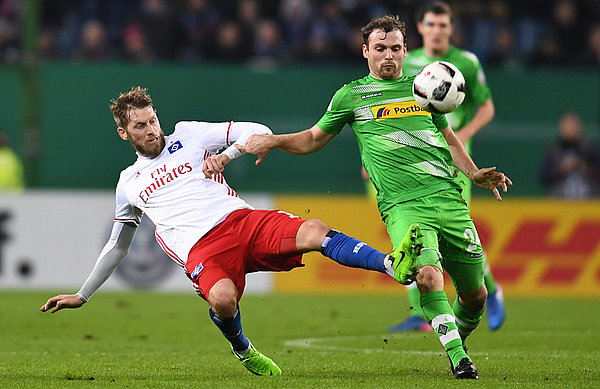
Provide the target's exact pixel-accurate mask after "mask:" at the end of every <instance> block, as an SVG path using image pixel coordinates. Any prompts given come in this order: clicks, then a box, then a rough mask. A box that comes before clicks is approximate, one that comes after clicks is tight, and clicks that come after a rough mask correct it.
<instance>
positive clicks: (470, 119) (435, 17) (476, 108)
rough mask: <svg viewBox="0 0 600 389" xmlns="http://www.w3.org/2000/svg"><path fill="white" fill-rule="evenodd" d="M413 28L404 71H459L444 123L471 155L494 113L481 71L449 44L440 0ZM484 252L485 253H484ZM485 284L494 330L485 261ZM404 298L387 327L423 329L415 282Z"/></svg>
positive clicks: (500, 306) (497, 298)
mask: <svg viewBox="0 0 600 389" xmlns="http://www.w3.org/2000/svg"><path fill="white" fill-rule="evenodd" d="M417 22H418V23H417V29H418V32H419V34H420V35H421V37H422V38H423V47H420V48H418V49H414V50H410V51H408V54H407V55H406V59H405V60H404V66H403V71H404V73H405V74H417V73H418V71H419V70H420V69H421V68H423V66H425V65H427V64H429V63H431V62H433V61H447V62H450V63H452V64H454V65H455V66H456V67H457V68H458V69H459V70H460V71H461V73H462V74H463V76H464V77H465V81H466V93H465V100H464V101H463V103H462V104H461V106H460V107H458V108H457V109H456V110H454V111H453V112H450V113H447V114H446V118H447V119H448V123H449V124H450V126H451V127H452V129H453V130H454V133H455V134H456V136H457V137H458V139H459V140H460V141H461V142H462V144H463V145H464V146H465V149H466V150H467V152H468V153H469V155H471V138H472V137H473V136H474V135H475V134H477V133H478V132H479V131H480V130H481V129H482V128H483V127H484V126H485V125H487V124H488V123H489V122H490V121H491V120H492V118H493V117H494V103H493V101H492V95H491V92H490V89H489V87H488V85H487V84H486V80H485V74H484V73H483V69H482V67H481V64H480V62H479V59H478V58H477V57H476V56H475V54H473V53H471V52H468V51H466V50H461V49H459V48H457V47H455V46H453V45H451V44H450V37H451V36H452V33H453V28H454V25H453V16H452V10H451V9H450V6H448V4H446V3H444V2H442V1H433V2H429V3H427V4H426V5H424V6H423V7H422V8H421V9H420V10H419V11H418V13H417ZM455 170H456V173H457V177H456V179H455V180H456V182H457V183H458V184H459V185H460V187H461V189H462V197H463V199H464V200H465V201H466V203H467V206H469V207H470V206H471V180H469V179H468V178H467V177H466V176H465V175H464V174H463V173H462V172H460V171H457V169H455ZM484 255H485V253H484ZM484 280H485V286H486V288H487V291H488V297H487V304H486V305H487V309H486V311H487V318H488V326H489V328H490V329H491V330H497V329H499V328H500V327H501V326H502V323H503V322H504V319H505V316H506V314H505V310H504V300H503V297H502V288H501V286H500V284H498V283H496V281H495V280H494V276H493V275H492V272H491V271H490V266H489V265H488V264H487V261H486V265H485V276H484ZM407 292H408V300H409V303H410V305H411V306H412V307H414V308H413V309H414V310H413V311H412V315H411V316H409V317H408V318H406V319H405V320H404V321H402V322H400V323H399V324H397V325H394V326H391V327H390V328H389V330H390V331H408V330H422V331H423V330H425V331H429V330H430V328H429V326H428V325H427V322H426V320H425V316H424V314H423V311H422V310H421V309H420V307H419V298H420V293H419V290H418V288H417V286H416V284H414V283H413V284H411V285H409V286H407Z"/></svg>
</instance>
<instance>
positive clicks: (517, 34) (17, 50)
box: [0, 0, 600, 297]
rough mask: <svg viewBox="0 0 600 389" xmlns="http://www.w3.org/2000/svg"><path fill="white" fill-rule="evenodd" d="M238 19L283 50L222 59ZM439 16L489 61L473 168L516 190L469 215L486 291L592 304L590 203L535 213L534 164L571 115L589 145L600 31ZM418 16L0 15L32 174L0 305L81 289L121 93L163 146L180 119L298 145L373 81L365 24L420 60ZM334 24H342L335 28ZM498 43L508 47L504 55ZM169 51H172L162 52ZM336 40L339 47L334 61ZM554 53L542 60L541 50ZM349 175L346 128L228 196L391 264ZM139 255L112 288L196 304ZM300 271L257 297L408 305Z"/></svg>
mask: <svg viewBox="0 0 600 389" xmlns="http://www.w3.org/2000/svg"><path fill="white" fill-rule="evenodd" d="M123 3H126V5H124V4H123ZM197 3H202V4H204V6H205V7H208V9H209V10H210V12H208V13H206V12H205V13H203V15H205V16H206V15H208V16H210V18H209V17H208V16H207V18H205V19H202V18H199V17H197V18H196V19H194V18H191V19H193V20H196V23H200V24H201V25H205V24H209V25H211V26H213V27H212V30H208V31H204V32H202V33H203V34H205V36H206V39H205V40H201V42H200V41H193V40H190V39H189V38H190V35H189V34H187V33H186V30H185V29H175V30H173V31H171V29H169V27H168V26H170V25H181V26H189V25H190V23H191V25H192V26H193V25H194V23H192V22H189V23H188V24H186V23H184V21H186V20H188V21H189V20H190V17H191V16H194V15H196V16H198V15H199V13H198V12H197V11H198V10H197V9H193V8H190V7H191V6H192V5H193V4H197ZM243 3H255V4H258V6H259V7H258V8H259V10H260V11H259V17H258V18H257V19H256V24H255V26H256V27H257V28H258V25H259V24H260V23H259V22H260V21H264V20H271V21H274V22H275V23H276V24H277V26H279V29H280V34H281V38H280V41H279V43H280V44H279V45H278V46H277V47H278V48H279V49H278V50H272V51H270V52H268V53H266V54H264V53H265V51H261V49H260V48H258V47H257V46H256V44H257V42H258V43H260V40H259V38H256V39H255V40H254V41H250V42H245V43H244V45H241V46H238V48H239V50H237V51H236V50H233V51H230V52H228V51H227V50H224V49H223V47H218V44H217V43H218V42H217V41H218V40H217V39H216V38H215V39H214V41H215V42H217V43H214V42H213V43H214V44H209V43H210V41H211V37H213V36H214V37H217V36H221V35H220V34H221V32H220V31H221V27H220V26H225V25H227V26H231V25H234V26H238V30H239V32H243V31H244V29H243V28H242V27H244V25H245V24H244V23H245V22H246V21H245V19H243V18H242V17H241V15H242V13H241V12H238V11H239V10H240V9H241V4H243ZM450 3H451V5H452V6H453V8H454V9H455V11H456V12H457V26H458V33H457V38H458V39H459V42H457V43H458V44H459V45H460V46H462V47H466V48H469V49H471V50H473V51H474V52H475V53H477V54H478V55H479V56H480V58H481V59H482V61H483V62H484V67H485V69H486V75H487V78H488V82H489V84H490V87H491V89H492V92H493V96H494V102H495V105H496V117H495V118H494V120H493V122H492V123H491V124H490V125H488V126H487V128H486V129H485V130H483V131H482V132H481V133H480V134H478V135H477V137H475V139H474V147H473V150H474V159H475V160H476V162H477V163H478V165H480V166H487V165H495V166H498V167H499V168H500V169H501V170H502V171H505V172H507V174H509V176H510V177H511V178H512V180H513V181H514V183H515V186H514V188H511V190H510V192H509V193H508V194H507V195H506V196H505V201H504V202H503V203H500V204H498V203H495V202H494V201H493V200H491V198H490V194H489V193H486V192H485V191H480V190H475V192H474V195H475V198H474V204H473V210H472V214H473V217H474V219H475V221H476V223H477V225H478V229H479V230H480V234H481V237H482V240H483V242H484V246H485V247H486V250H487V251H488V254H489V260H490V263H491V265H492V267H493V268H494V270H495V273H496V277H497V279H498V280H499V281H501V282H502V284H503V285H504V286H505V293H506V294H507V295H532V294H533V295H548V294H553V295H559V296H574V295H582V294H583V295H588V296H595V297H598V296H600V245H599V244H598V243H599V242H600V217H599V216H600V215H599V212H600V211H599V210H600V203H598V202H596V201H594V200H588V201H582V202H568V201H560V200H549V199H546V198H545V188H544V187H543V186H542V185H541V181H540V179H539V170H540V167H541V161H542V156H543V153H544V150H545V147H546V145H547V144H548V143H550V142H551V141H552V140H554V139H555V138H556V132H557V129H556V126H557V121H558V118H559V116H560V115H561V114H562V113H563V112H564V111H566V110H569V109H574V110H576V111H577V112H579V113H580V114H581V116H582V118H583V121H584V126H585V130H586V133H587V135H588V136H589V137H590V138H591V139H592V140H593V141H598V139H599V138H600V126H599V123H600V118H599V115H600V109H599V107H600V73H599V71H598V69H599V67H600V63H598V62H596V63H594V62H591V61H590V60H589V58H590V55H589V50H591V47H592V46H591V44H590V46H589V48H588V43H587V42H588V37H591V36H593V33H594V31H595V30H596V29H597V28H598V26H597V24H594V21H595V23H597V21H598V20H600V17H598V12H600V11H599V10H598V7H594V4H595V2H594V1H566V0H563V1H530V2H517V1H490V2H483V3H479V2H475V1H454V2H450ZM521 3H527V4H521ZM565 3H566V4H570V5H571V6H574V7H575V10H576V11H577V13H576V19H575V20H576V23H575V24H576V25H577V28H576V29H575V28H571V29H569V28H567V27H568V25H567V27H565V26H564V25H563V23H562V22H561V20H562V19H561V18H559V17H558V18H555V15H556V12H555V10H556V9H560V7H561V6H562V5H563V4H565ZM224 4H225V5H224ZM352 4H354V5H355V7H354V8H352V7H351V5H352ZM417 4H418V2H417V1H408V0H405V1H401V2H386V1H349V2H344V1H314V2H308V1H299V0H290V1H285V0H282V1H274V0H272V1H257V2H253V1H239V2H233V1H232V2H216V1H213V2H211V1H190V2H187V1H186V2H184V1H176V2H166V1H158V0H151V1H131V2H119V1H104V2H100V1H92V0H87V1H83V0H82V1H40V0H37V1H34V0H29V1H23V2H18V1H14V0H3V1H0V21H1V23H0V25H1V26H2V28H1V29H0V37H2V39H0V58H1V60H2V63H1V65H0V85H2V91H3V93H2V94H1V95H0V106H1V107H2V109H1V110H0V127H1V128H2V129H3V130H4V131H5V132H7V134H8V135H9V137H10V138H11V140H12V144H13V146H14V148H15V150H16V151H17V152H18V154H19V155H20V156H21V157H22V159H23V161H24V163H25V167H26V178H27V184H28V188H27V190H26V191H25V193H21V194H0V288H57V289H58V288H77V287H78V286H79V285H80V284H81V283H82V282H83V280H84V279H85V277H86V276H87V274H88V272H89V270H90V269H91V267H92V266H93V263H94V261H95V259H96V256H97V253H98V252H99V250H100V249H101V247H102V245H103V244H104V242H105V237H106V236H107V235H108V229H109V226H110V220H111V214H112V207H113V205H112V202H113V187H114V185H115V183H116V180H117V177H118V173H119V171H120V170H121V169H122V168H123V167H125V166H127V165H128V164H130V163H131V162H132V161H133V160H134V154H133V153H132V151H131V147H130V145H129V144H127V143H125V142H121V141H120V140H119V139H118V138H117V137H115V133H114V122H113V121H112V118H111V116H110V114H109V111H108V104H109V100H110V99H111V98H114V97H116V96H117V94H118V93H119V92H121V91H125V90H128V89H129V88H130V87H131V86H133V85H143V86H145V87H147V88H149V89H150V92H151V94H152V96H153V98H154V100H155V103H156V105H157V107H158V108H159V115H160V118H161V122H162V126H163V129H164V130H165V132H166V133H167V134H168V133H170V130H169V129H170V128H173V125H174V124H175V122H176V121H178V120H206V121H226V120H237V121H257V122H261V123H264V124H267V125H268V126H270V127H271V128H272V129H273V130H274V132H276V133H281V132H291V131H298V130H302V129H304V128H306V127H309V126H311V125H312V124H314V123H315V122H316V121H317V120H318V119H319V117H320V115H321V114H322V113H323V112H324V110H325V108H326V106H327V104H328V102H329V99H330V98H331V96H332V95H333V93H334V91H335V90H336V89H337V88H339V87H340V86H341V85H343V84H344V83H346V82H348V81H350V80H353V79H355V78H358V77H361V76H363V75H364V74H365V73H366V66H365V64H364V63H362V60H361V58H362V57H361V56H360V51H359V50H360V46H359V45H358V46H356V47H354V48H352V44H351V43H348V42H350V41H351V39H350V38H351V37H354V35H353V34H352V33H351V31H352V29H354V30H356V29H357V26H360V25H362V24H364V23H366V21H368V18H370V16H371V15H372V14H383V13H398V14H400V15H401V16H402V17H403V18H405V19H406V20H407V22H409V31H413V34H412V35H411V41H409V45H410V44H411V42H412V47H417V46H418V45H419V42H418V39H417V40H416V41H415V38H416V33H414V22H413V17H412V15H413V14H414V9H415V8H416V6H417ZM294 5H296V6H297V7H300V8H299V9H300V10H305V12H307V13H308V16H307V20H309V21H311V22H310V23H308V22H307V23H308V25H307V26H304V30H302V31H304V32H303V34H304V35H302V33H301V34H299V38H298V41H299V42H303V41H305V42H311V44H308V43H307V45H306V46H305V47H299V48H298V47H297V46H295V41H292V40H291V39H292V38H290V36H289V35H288V34H286V32H287V30H286V27H288V26H289V25H290V23H291V22H290V20H287V19H286V18H285V15H286V14H285V10H286V9H287V8H286V7H292V6H294ZM596 5H597V4H596ZM238 6H239V7H240V8H238ZM227 7H231V8H230V10H228V9H227ZM302 7H304V8H302ZM331 7H333V9H336V7H337V10H338V12H337V13H336V12H333V11H332V10H331ZM344 7H346V8H344ZM306 9H308V11H306ZM231 10H233V11H231ZM361 10H366V12H361ZM192 11H193V12H192ZM161 12H162V13H161ZM298 12H299V11H298ZM558 14H559V15H560V13H558ZM161 15H163V16H165V15H168V16H169V17H166V16H165V17H162V18H161ZM297 15H298V14H296V16H297ZM300 15H302V14H300ZM335 15H337V16H338V17H337V18H336V17H334V16H335ZM339 17H345V18H346V19H345V20H346V21H347V23H345V25H343V26H340V23H341V22H343V21H344V20H339ZM202 21H204V22H206V23H205V24H202V23H201V22H202ZM208 21H210V23H208ZM90 22H95V23H96V28H97V27H98V25H100V27H101V29H102V30H104V33H103V34H104V35H103V36H104V38H103V42H104V43H103V44H102V45H101V46H99V47H98V46H96V47H91V48H90V47H86V44H85V40H84V39H83V36H84V33H83V31H86V29H87V27H89V25H90V24H89V23H90ZM169 23H170V24H169ZM341 24H344V23H341ZM250 25H252V24H250ZM86 26H87V27H86ZM151 27H153V28H151ZM245 28H248V27H247V26H246V27H245ZM132 31H133V32H132ZM140 31H141V33H142V35H143V34H144V32H146V36H145V38H146V40H147V41H146V49H147V55H146V56H141V57H131V56H127V55H124V54H123V48H124V43H125V37H126V36H129V35H127V34H134V33H137V34H140ZM151 31H154V32H155V33H156V31H162V34H163V35H161V36H159V37H156V36H153V33H150V32H151ZM506 31H508V32H509V35H511V34H512V35H511V36H512V45H511V46H510V48H511V49H510V50H507V49H506V48H505V50H507V51H505V52H504V54H502V51H501V50H500V49H501V48H502V47H503V46H502V45H501V44H500V42H502V41H501V40H500V37H502V36H503V34H505V33H506ZM188 33H189V31H188ZM177 34H179V35H177ZM344 34H346V35H344ZM134 35H135V34H134ZM165 36H169V37H170V38H171V39H173V40H172V41H167V42H166V44H165V43H164V42H163V41H164V38H165ZM192 36H193V35H192ZM242 36H243V37H246V38H247V39H248V37H247V34H246V35H245V34H242ZM161 37H162V38H163V39H158V38H161ZM344 37H347V38H348V39H347V41H348V42H346V43H344V44H343V45H342V44H341V43H340V42H342V41H343V39H344ZM179 38H180V39H179ZM552 39H554V41H553V42H552ZM319 40H321V41H319ZM548 40H550V43H554V49H553V50H546V49H544V48H545V47H546V45H548V44H550V43H548ZM315 41H316V43H314V44H313V43H312V42H315ZM323 41H324V42H323ZM88 43H89V42H88ZM161 43H162V44H163V46H160V44H161ZM317 43H319V44H317ZM165 45H166V46H165ZM323 45H325V46H324V47H325V48H326V49H323V48H322V47H323ZM340 45H341V46H344V47H345V49H344V50H341V49H340V47H341V46H340ZM345 45H347V46H348V47H346V46H345ZM165 47H167V48H169V47H171V50H167V49H165ZM242 47H250V49H248V50H246V51H243V50H242V51H240V50H241V48H242ZM282 47H289V48H292V47H293V48H294V50H291V49H290V50H288V51H286V50H283V49H282ZM327 48H329V50H327ZM352 50H354V51H352ZM228 53H229V56H228V55H227V54H228ZM217 54H218V55H217ZM233 54H236V55H233ZM591 58H594V57H593V56H592V57H591ZM598 58H600V55H598V53H596V61H598ZM359 169H360V161H359V157H358V151H357V148H356V145H355V140H354V137H353V135H352V133H351V131H350V130H349V129H346V130H344V131H343V132H342V134H341V135H340V136H338V137H337V138H336V140H335V141H333V142H331V143H330V144H329V145H328V146H326V148H325V149H324V150H323V151H322V152H320V153H317V154H315V155H310V156H305V157H294V156H290V155H286V154H284V153H282V152H279V151H275V152H273V153H272V154H270V155H269V157H268V158H267V159H266V160H265V162H264V163H263V165H261V167H259V168H257V167H255V166H254V164H253V158H252V157H249V156H247V157H244V158H241V159H239V160H236V162H235V163H234V164H231V165H230V166H228V171H227V179H228V181H229V183H230V184H231V185H232V186H233V187H234V188H236V189H237V190H238V192H240V193H241V194H242V196H243V197H247V196H244V195H248V196H249V197H248V198H249V199H250V202H251V203H252V204H254V205H256V206H257V207H266V208H270V207H273V208H282V209H285V210H287V211H290V212H293V213H296V214H298V215H299V216H302V217H318V218H322V219H323V220H324V221H326V222H328V223H329V224H331V225H334V226H335V227H336V228H339V229H342V230H344V231H346V232H348V233H350V234H353V235H355V236H357V237H359V238H361V239H364V240H365V241H367V242H369V243H373V245H374V246H376V247H378V248H380V249H381V250H389V249H390V248H391V247H389V242H388V241H387V237H386V235H385V231H384V229H383V225H382V224H381V222H380V221H379V220H378V217H377V212H376V209H375V205H374V204H372V202H371V200H369V199H367V198H366V197H365V196H364V195H363V191H364V185H363V182H362V180H361V178H360V174H359ZM349 210H351V212H349ZM146 230H147V231H146V233H144V234H138V236H137V237H136V241H138V240H140V239H141V242H138V243H137V246H136V247H138V248H140V250H141V253H142V254H139V252H138V254H139V255H140V257H139V258H147V257H148V255H147V254H148V251H144V250H150V251H151V252H154V251H155V250H156V248H155V247H151V241H152V239H149V238H148V236H150V237H151V236H152V228H151V226H150V228H147V229H146ZM136 250H137V249H134V250H132V251H133V253H132V254H131V255H130V258H129V259H128V260H127V261H126V262H125V263H124V264H131V265H132V266H130V272H127V271H126V270H124V269H120V271H119V272H118V274H117V277H116V278H115V280H111V281H109V284H107V287H108V288H111V287H114V288H126V287H144V288H147V287H153V288H154V287H156V288H162V289H182V290H191V289H190V288H189V285H188V284H187V280H185V278H183V277H179V276H180V275H175V274H176V273H175V272H170V271H160V270H158V271H157V268H156V267H154V268H152V267H148V266H145V265H144V264H143V263H142V262H143V261H135V260H134V259H132V257H135V255H136ZM162 260H164V261H167V259H166V257H164V258H161V259H157V260H156V262H155V263H157V264H159V265H157V266H159V267H158V269H164V268H162V267H161V266H163V265H162V262H161V261H162ZM307 263H308V266H307V267H306V268H305V269H301V270H297V271H295V272H292V273H290V274H284V275H277V276H276V277H274V278H273V277H271V276H264V275H259V276H257V278H256V280H255V281H252V282H251V283H250V284H251V285H252V286H251V290H253V291H256V292H261V293H262V292H269V291H272V290H275V291H285V292H307V291H312V292H318V293H323V292H327V293H340V292H342V293H355V292H361V291H365V290H368V291H369V292H372V293H399V294H402V293H404V290H403V288H397V287H396V286H395V285H393V284H391V283H389V282H387V281H385V280H383V279H382V278H381V277H378V276H377V275H371V274H365V273H364V272H359V271H355V270H347V269H343V268H341V267H339V266H335V264H330V263H328V262H327V261H323V260H320V259H318V255H310V256H307ZM164 266H171V265H170V264H169V265H164ZM123 268H125V266H123ZM131 269H133V270H131ZM132 274H133V275H132ZM152 274H157V276H156V278H152V277H150V275H152ZM140 279H145V282H140Z"/></svg>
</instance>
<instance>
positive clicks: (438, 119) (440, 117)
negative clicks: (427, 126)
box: [431, 113, 449, 130]
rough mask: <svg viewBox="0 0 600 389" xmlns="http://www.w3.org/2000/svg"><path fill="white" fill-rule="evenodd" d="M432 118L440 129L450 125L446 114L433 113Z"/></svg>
mask: <svg viewBox="0 0 600 389" xmlns="http://www.w3.org/2000/svg"><path fill="white" fill-rule="evenodd" d="M431 120H433V124H434V125H435V128H437V129H438V130H443V129H444V128H446V127H448V126H449V124H448V119H446V115H444V114H441V113H432V114H431Z"/></svg>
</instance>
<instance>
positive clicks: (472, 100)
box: [402, 46, 492, 150]
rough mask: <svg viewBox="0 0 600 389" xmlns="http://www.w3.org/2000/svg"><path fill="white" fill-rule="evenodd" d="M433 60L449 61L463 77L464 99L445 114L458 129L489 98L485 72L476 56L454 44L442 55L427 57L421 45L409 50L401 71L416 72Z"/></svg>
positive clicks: (406, 72)
mask: <svg viewBox="0 0 600 389" xmlns="http://www.w3.org/2000/svg"><path fill="white" fill-rule="evenodd" d="M433 61H446V62H450V63H451V64H453V65H454V66H456V67H457V68H458V70H460V72H461V73H462V74H463V76H464V77H465V86H466V93H465V100H464V101H463V103H462V104H461V105H460V107H458V108H457V109H456V110H454V111H452V112H450V113H447V114H446V118H447V119H448V122H449V123H450V126H452V129H453V130H454V131H458V130H460V129H461V128H462V127H463V126H465V125H466V124H467V123H469V122H470V121H471V119H472V118H473V116H475V112H477V107H479V105H481V104H483V103H485V102H486V100H487V99H489V98H491V97H492V93H491V92H490V88H489V87H488V86H487V83H486V81H485V74H484V73H483V68H482V67H481V63H480V62H479V59H477V56H476V55H475V54H473V53H471V52H469V51H466V50H461V49H459V48H457V47H454V46H450V49H449V50H448V52H447V53H446V55H444V56H442V57H428V56H427V55H426V54H425V49H423V48H422V47H421V48H418V49H415V50H411V51H409V52H408V55H407V56H406V58H405V59H404V66H403V67H402V72H403V73H404V74H417V73H418V72H419V70H421V68H422V67H423V66H425V65H427V64H428V63H431V62H433ZM469 143H471V142H469ZM469 149H470V147H468V148H467V150H469Z"/></svg>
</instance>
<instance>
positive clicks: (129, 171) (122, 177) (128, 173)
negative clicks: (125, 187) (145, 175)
mask: <svg viewBox="0 0 600 389" xmlns="http://www.w3.org/2000/svg"><path fill="white" fill-rule="evenodd" d="M138 165H139V160H138V161H136V162H135V163H133V164H131V165H129V166H127V167H126V168H125V169H123V170H121V173H120V174H119V183H118V184H117V186H119V184H122V183H124V182H127V181H129V180H130V179H131V178H134V177H135V176H136V175H137V172H138V171H139V166H138Z"/></svg>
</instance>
